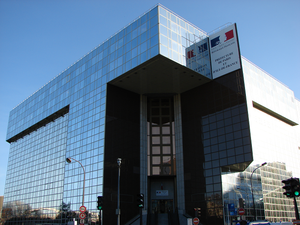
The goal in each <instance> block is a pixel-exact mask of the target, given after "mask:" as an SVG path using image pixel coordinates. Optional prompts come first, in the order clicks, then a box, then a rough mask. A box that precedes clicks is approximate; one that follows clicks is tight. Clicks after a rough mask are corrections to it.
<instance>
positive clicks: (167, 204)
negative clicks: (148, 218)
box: [152, 199, 173, 214]
mask: <svg viewBox="0 0 300 225" xmlns="http://www.w3.org/2000/svg"><path fill="white" fill-rule="evenodd" d="M168 212H170V213H173V199H153V200H152V213H153V214H155V213H158V214H164V213H168Z"/></svg>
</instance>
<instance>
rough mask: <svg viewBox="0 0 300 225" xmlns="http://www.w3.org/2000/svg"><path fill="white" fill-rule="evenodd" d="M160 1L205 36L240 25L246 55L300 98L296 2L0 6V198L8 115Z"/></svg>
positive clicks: (1, 0)
mask: <svg viewBox="0 0 300 225" xmlns="http://www.w3.org/2000/svg"><path fill="white" fill-rule="evenodd" d="M157 3H161V4H162V5H164V6H165V7H167V8H168V9H170V10H172V11H173V12H175V13H176V14H178V15H179V16H181V17H183V18H185V19H186V20H188V21H190V22H191V23H193V24H194V25H196V26H197V27H199V28H201V29H202V30H204V31H206V32H210V31H212V30H214V29H216V28H218V27H220V26H222V25H224V24H226V23H228V22H231V23H237V29H238V35H239V41H240V48H241V54H242V55H243V56H244V57H246V58H247V59H249V60H250V61H252V62H253V63H254V64H256V65H257V66H259V67H261V68H262V69H264V70H265V71H266V72H268V73H269V74H271V75H272V76H273V77H275V78H277V79H278V80H280V81H281V82H282V83H284V84H286V85H287V86H288V87H289V88H290V89H292V90H293V91H294V93H295V96H296V97H297V98H298V99H300V88H299V86H300V73H299V66H300V54H299V53H300V45H299V43H298V41H299V37H300V26H299V21H300V13H299V9H300V1H299V0H282V1H281V0H251V1H250V0H249V1H248V0H227V1H223V0H214V1H202V0H185V1H182V0H161V1H160V2H158V1H152V0H126V1H125V0H122V1H121V0H118V1H117V0H110V1H107V0H97V1H96V0H26V1H24V0H0V107H1V108H0V154H1V157H0V195H3V194H4V184H5V174H6V170H7V161H8V153H9V144H8V143H6V141H5V139H6V129H7V122H8V116H9V111H10V110H11V109H13V108H14V107H15V106H17V105H18V104H19V103H21V102H22V101H23V100H25V99H26V98H27V97H29V96H30V95H31V94H33V93H34V92H35V91H36V90H38V89H39V88H40V87H42V86H43V85H44V84H46V83H47V82H48V81H50V80H51V79H52V78H54V77H55V76H56V75H58V74H59V73H60V72H62V71H63V70H64V69H66V68H67V67H68V66H70V65H71V64H73V63H74V62H75V61H77V60H78V59H80V58H81V57H82V56H83V55H85V54H86V53H88V52H89V51H90V50H92V49H94V48H95V47H96V46H98V45H99V44H101V43H102V42H103V41H105V40H106V39H108V38H109V37H110V36H112V35H113V34H115V33H116V32H117V31H119V30H120V29H122V28H123V27H125V26H126V25H127V24H129V23H130V22H131V21H133V20H134V19H136V18H138V17H139V16H140V15H142V14H143V13H144V12H146V11H147V10H149V9H150V8H152V7H153V6H155V5H156V4H157ZM16 163H18V162H16Z"/></svg>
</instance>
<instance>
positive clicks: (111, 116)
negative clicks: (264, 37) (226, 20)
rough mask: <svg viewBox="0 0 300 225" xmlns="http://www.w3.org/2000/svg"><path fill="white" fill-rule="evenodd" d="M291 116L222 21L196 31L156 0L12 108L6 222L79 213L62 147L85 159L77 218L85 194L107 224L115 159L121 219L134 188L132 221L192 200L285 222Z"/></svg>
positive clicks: (209, 217)
mask: <svg viewBox="0 0 300 225" xmlns="http://www.w3.org/2000/svg"><path fill="white" fill-rule="evenodd" d="M241 47H242V46H241ZM299 120H300V102H299V100H297V99H295V97H294V94H293V92H292V91H291V90H290V89H289V88H288V87H286V86H285V85H284V84H282V83H280V82H279V81H277V80H276V79H274V78H273V77H271V76H270V75H269V74H267V73H266V72H265V71H263V70H262V69H260V68H258V67H257V66H255V65H253V64H252V63H251V62H250V61H248V60H247V59H245V58H243V57H241V56H240V51H239V43H238V33H237V29H236V25H235V24H230V25H227V26H224V27H222V29H219V30H218V31H216V32H214V33H212V34H207V33H206V32H204V31H202V30H201V29H199V28H197V27H196V26H194V25H193V24H191V23H189V22H188V21H186V20H185V19H183V18H181V17H180V16H178V15H176V14H175V13H173V12H172V11H170V10H168V9H167V8H165V7H163V6H161V5H157V6H155V7H154V8H152V9H151V10H149V11H148V12H146V13H145V14H143V15H142V16H141V17H139V18H138V19H136V20H135V21H134V22H132V23H131V24H129V25H128V26H127V27H125V28H124V29H123V30H121V31H119V32H118V33H116V34H115V35H113V36H112V37H111V38H109V39H108V40H106V41H105V42H104V43H102V44H101V45H99V46H98V47H96V48H95V49H94V50H92V51H91V52H90V53H89V54H87V55H86V56H84V57H83V58H82V59H80V60H79V61H77V62H76V63H74V64H73V65H72V66H70V67H69V68H68V69H66V70H65V71H64V72H62V73H61V74H59V75H58V76H57V77H55V78H54V79H53V80H51V81H50V82H49V83H48V84H46V85H45V86H44V87H42V88H41V89H39V90H38V91H37V92H35V93H34V94H33V95H32V96H30V97H29V98H27V99H26V100H25V101H23V102H22V103H21V104H19V105H18V106H17V107H15V108H14V109H13V110H12V111H11V113H10V117H9V124H8V130H7V141H8V142H9V143H10V144H11V147H10V154H9V162H8V168H7V175H6V184H5V194H4V196H5V198H4V210H5V211H6V222H7V224H17V223H26V221H27V222H28V221H30V222H31V223H36V224H38V223H47V222H49V223H66V222H67V221H70V220H72V218H76V219H77V220H78V222H79V221H80V220H79V213H80V211H79V208H80V207H81V206H82V201H83V199H82V191H83V185H84V182H83V181H84V175H83V170H82V167H81V165H80V164H79V163H77V162H76V161H72V163H71V164H67V163H66V158H69V157H71V158H72V159H75V160H77V161H79V162H80V163H81V164H82V165H83V167H84V170H85V195H84V205H85V207H86V209H87V212H86V213H85V214H86V215H87V217H86V218H85V219H84V220H85V221H84V222H85V223H89V224H94V223H96V222H97V221H98V210H97V197H98V196H103V210H102V219H103V223H104V224H114V223H115V222H116V221H117V215H116V209H117V199H118V165H117V158H122V164H121V178H120V187H121V190H120V201H121V204H120V205H121V223H122V224H126V223H127V224H129V222H130V221H134V220H135V219H137V220H136V223H139V220H138V218H139V208H138V207H137V201H136V196H137V194H139V193H143V194H144V200H145V204H144V208H143V210H142V214H143V222H144V224H146V223H147V222H148V224H150V223H151V222H152V221H153V220H156V219H160V218H161V217H164V216H166V215H168V214H169V215H170V216H169V220H172V222H173V223H174V224H175V223H176V221H180V224H186V221H187V218H188V217H194V216H195V208H196V209H197V208H201V217H200V221H201V223H202V224H210V225H214V224H216V225H219V224H228V223H229V222H230V221H233V220H236V219H240V218H241V217H240V216H239V215H238V213H237V210H238V208H241V207H244V208H245V214H244V215H243V216H242V218H243V219H247V220H253V219H254V216H255V215H256V217H257V219H268V220H270V221H280V220H281V221H288V220H291V219H292V218H294V214H293V203H292V202H291V201H290V200H289V199H287V198H285V197H284V196H283V194H282V193H283V191H282V190H281V187H282V184H281V180H283V179H286V178H288V177H291V176H294V177H299V176H300V174H299V169H298V168H299V166H298V162H299V159H300V154H299V146H300V138H299V137H300V132H299ZM16 162H18V163H17V164H16ZM263 162H267V165H265V166H264V167H262V168H260V169H257V170H256V168H257V167H258V166H259V165H261V164H262V163H263ZM254 170H256V171H255V173H253V171H254ZM251 183H252V184H253V190H251ZM253 195H254V196H253ZM252 197H254V202H255V209H256V210H255V213H254V207H253V201H252V199H253V198H252Z"/></svg>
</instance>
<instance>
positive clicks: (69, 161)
mask: <svg viewBox="0 0 300 225" xmlns="http://www.w3.org/2000/svg"><path fill="white" fill-rule="evenodd" d="M71 159H73V158H71V157H69V158H66V161H67V162H68V163H71V162H72V160H71ZM73 160H74V161H76V162H78V163H79V164H80V165H81V167H82V169H83V193H82V206H84V187H85V170H84V167H83V165H82V164H81V163H80V162H79V161H78V160H76V159H73Z"/></svg>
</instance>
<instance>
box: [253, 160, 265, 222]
mask: <svg viewBox="0 0 300 225" xmlns="http://www.w3.org/2000/svg"><path fill="white" fill-rule="evenodd" d="M266 164H267V163H266V162H264V163H262V164H261V165H259V166H258V167H256V168H255V169H254V170H253V172H252V173H251V176H250V182H251V193H252V203H253V210H254V221H256V210H255V202H254V195H253V186H252V175H253V173H254V172H255V170H257V169H258V168H260V167H262V166H264V165H266Z"/></svg>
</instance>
